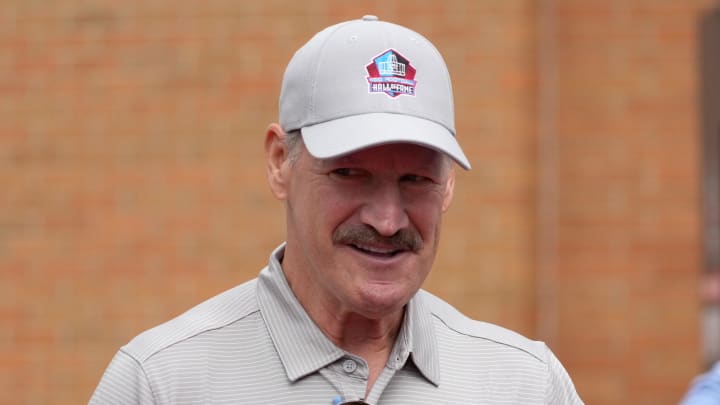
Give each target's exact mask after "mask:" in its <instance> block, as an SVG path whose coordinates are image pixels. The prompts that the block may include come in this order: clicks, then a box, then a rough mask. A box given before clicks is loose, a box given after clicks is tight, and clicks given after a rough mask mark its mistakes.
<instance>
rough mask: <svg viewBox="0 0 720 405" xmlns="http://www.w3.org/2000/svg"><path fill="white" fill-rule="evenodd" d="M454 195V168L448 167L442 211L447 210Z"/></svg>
mask: <svg viewBox="0 0 720 405" xmlns="http://www.w3.org/2000/svg"><path fill="white" fill-rule="evenodd" d="M454 195H455V168H454V167H452V166H451V167H450V173H449V174H448V179H447V183H445V193H444V194H443V204H442V212H447V210H448V208H450V203H452V200H453V196H454Z"/></svg>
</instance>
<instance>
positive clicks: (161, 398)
mask: <svg viewBox="0 0 720 405" xmlns="http://www.w3.org/2000/svg"><path fill="white" fill-rule="evenodd" d="M283 253H284V246H280V247H279V248H278V249H276V250H275V251H274V252H273V254H272V255H271V257H270V263H269V265H268V267H266V268H265V269H263V270H262V272H261V273H260V275H259V277H258V278H257V279H254V280H251V281H249V282H246V283H244V284H241V285H239V286H237V287H235V288H233V289H231V290H229V291H226V292H224V293H222V294H220V295H218V296H216V297H214V298H211V299H210V300H208V301H206V302H204V303H202V304H200V305H198V306H197V307H195V308H193V309H191V310H189V311H188V312H186V313H184V314H182V315H180V316H178V317H177V318H175V319H173V320H171V321H169V322H167V323H165V324H162V325H160V326H157V327H155V328H153V329H150V330H148V331H146V332H144V333H142V334H140V335H139V336H137V337H136V338H135V339H133V340H132V341H131V342H130V343H129V344H127V345H126V346H124V347H122V348H121V349H120V351H119V352H118V353H117V354H116V355H115V357H114V358H113V360H112V362H111V363H110V365H109V366H108V368H107V370H106V371H105V374H104V375H103V377H102V380H101V381H100V384H99V385H98V387H97V389H96V390H95V393H94V394H93V397H92V398H91V400H90V403H91V404H272V405H279V404H288V405H290V404H312V405H333V404H338V403H341V402H344V401H348V402H349V401H355V400H364V401H365V402H367V403H369V404H378V405H379V404H383V405H385V404H523V405H527V404H582V401H581V400H580V398H579V397H578V395H577V393H576V392H575V388H574V387H573V384H572V382H571V380H570V378H569V377H568V375H567V373H566V372H565V369H564V368H563V367H562V365H561V364H560V362H559V361H558V360H557V358H556V357H555V356H554V355H553V353H552V352H551V351H550V350H549V349H548V347H547V346H546V345H545V344H543V343H541V342H535V341H531V340H528V339H526V338H524V337H522V336H520V335H518V334H516V333H514V332H511V331H509V330H507V329H503V328H500V327H498V326H495V325H491V324H488V323H484V322H478V321H474V320H471V319H469V318H467V317H465V316H464V315H462V314H461V313H460V312H458V311H457V310H456V309H455V308H453V307H452V306H450V305H449V304H447V303H445V302H444V301H442V300H440V299H439V298H437V297H435V296H433V295H431V294H430V293H428V292H425V291H422V290H421V291H419V292H418V293H417V294H416V295H415V297H413V299H412V300H411V301H410V302H409V303H408V305H407V308H406V314H405V317H404V320H403V324H402V327H401V329H400V333H399V335H398V338H397V340H396V342H395V345H394V347H393V350H392V353H391V355H390V357H389V359H388V361H387V364H386V365H385V369H384V370H383V371H382V374H381V375H380V377H379V378H378V379H377V381H376V382H375V384H374V385H373V387H372V390H371V392H370V393H369V395H368V396H367V398H365V392H366V384H367V376H368V367H367V364H366V363H365V361H364V360H363V359H362V358H360V357H357V356H355V355H353V354H351V353H347V352H345V351H344V350H342V349H340V348H338V347H336V346H335V345H334V344H333V343H332V342H331V341H330V340H329V339H328V338H327V337H326V336H325V335H324V334H323V333H322V332H321V331H320V329H319V328H318V327H317V326H316V325H315V323H314V322H313V321H312V320H311V319H310V318H309V316H308V315H307V313H306V312H305V310H304V309H303V307H302V306H301V305H300V303H299V302H298V301H297V299H296V298H295V296H294V294H293V292H292V290H291V289H290V287H289V286H288V284H287V281H286V280H285V276H284V274H283V271H282V267H281V264H280V262H281V259H282V256H283Z"/></svg>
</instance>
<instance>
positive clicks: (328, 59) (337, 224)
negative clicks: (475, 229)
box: [91, 16, 582, 405]
mask: <svg viewBox="0 0 720 405" xmlns="http://www.w3.org/2000/svg"><path fill="white" fill-rule="evenodd" d="M265 150H266V154H267V173H268V181H269V184H270V189H271V191H272V193H273V194H274V195H275V197H277V198H278V199H280V200H282V201H284V202H285V208H286V217H287V235H286V236H287V241H286V243H285V244H283V245H281V246H280V247H279V248H278V249H277V250H275V252H273V253H272V255H271V257H270V263H269V265H268V267H266V268H265V269H264V270H263V271H262V272H261V273H260V276H259V277H258V278H257V279H255V280H252V281H250V282H247V283H245V284H242V285H240V286H238V287H236V288H234V289H232V290H229V291H227V292H225V293H223V294H221V295H219V296H217V297H215V298H212V299H210V300H209V301H207V302H205V303H203V304H200V305H199V306H198V307H196V308H194V309H192V310H190V311H189V312H187V313H185V314H183V315H181V316H179V317H178V318H176V319H174V320H172V321H170V322H168V323H166V324H164V325H161V326H159V327H156V328H154V329H151V330H150V331H148V332H145V333H143V334H141V335H140V336H138V337H137V338H135V339H134V340H133V341H131V342H130V343H129V344H128V345H127V346H125V347H123V348H122V349H121V350H120V352H119V353H118V354H117V355H116V356H115V358H114V359H113V361H112V363H111V364H110V366H109V367H108V370H107V371H106V372H105V375H104V376H103V379H102V381H101V382H100V384H99V386H98V387H97V390H96V391H95V394H94V396H93V398H92V399H91V403H147V404H150V403H157V404H178V403H243V404H274V405H277V404H328V405H330V404H341V403H343V404H349V403H360V404H362V403H366V404H408V403H413V404H415V403H424V404H460V403H462V404H493V403H505V404H507V403H515V404H580V403H582V402H581V401H580V399H579V397H578V396H577V393H576V392H575V389H574V387H573V384H572V382H571V381H570V378H569V377H568V375H567V373H566V372H565V370H564V369H563V367H562V366H561V365H560V363H559V361H558V360H557V359H556V358H555V356H554V355H553V354H552V353H551V352H550V350H549V349H548V348H547V347H546V346H545V345H544V344H542V343H539V342H532V341H530V340H527V339H525V338H523V337H521V336H519V335H517V334H515V333H513V332H510V331H507V330H505V329H502V328H500V327H497V326H493V325H489V324H485V323H481V322H476V321H473V320H470V319H468V318H466V317H464V316H463V315H462V314H460V313H459V312H457V311H456V310H455V309H454V308H452V307H451V306H450V305H448V304H447V303H445V302H443V301H441V300H440V299H438V298H436V297H434V296H432V295H430V294H429V293H427V292H424V291H422V290H420V286H421V285H422V283H423V281H424V280H425V277H426V276H427V275H428V273H429V272H430V269H431V267H432V263H433V260H434V259H435V254H436V252H437V247H438V240H439V232H440V223H441V219H442V215H443V213H444V212H445V211H446V210H447V209H448V207H449V206H450V202H451V201H452V197H453V189H454V184H455V177H454V170H453V161H454V162H455V163H457V164H458V165H460V166H461V167H463V168H465V169H469V168H470V164H469V162H468V160H467V158H466V157H465V155H464V154H463V151H462V149H461V148H460V146H459V144H458V143H457V141H456V139H455V128H454V111H453V98H452V89H451V84H450V78H449V75H448V72H447V68H446V66H445V62H444V61H443V59H442V57H441V56H440V54H439V53H438V51H437V50H436V49H435V47H434V46H433V45H432V44H431V43H430V42H428V41H427V40H426V39H425V38H423V37H422V36H420V35H419V34H417V33H415V32H413V31H410V30H408V29H407V28H404V27H400V26H397V25H394V24H389V23H386V22H381V21H378V19H377V18H376V17H374V16H365V17H363V18H362V19H361V20H356V21H349V22H345V23H341V24H338V25H335V26H332V27H329V28H327V29H325V30H323V31H321V32H320V33H318V34H317V35H316V36H315V37H313V38H312V39H311V40H310V41H309V42H308V43H307V44H306V45H305V46H303V47H302V48H301V49H300V50H299V51H298V52H297V53H296V54H295V56H294V57H293V59H292V60H291V61H290V63H289V65H288V67H287V70H286V72H285V76H284V79H283V85H282V91H281V95H280V123H279V124H272V125H270V127H269V128H268V130H267V134H266V139H265Z"/></svg>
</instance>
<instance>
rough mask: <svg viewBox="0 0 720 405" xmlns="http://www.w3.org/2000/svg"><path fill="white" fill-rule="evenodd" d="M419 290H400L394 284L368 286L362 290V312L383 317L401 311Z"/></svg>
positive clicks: (368, 316) (369, 315)
mask: <svg viewBox="0 0 720 405" xmlns="http://www.w3.org/2000/svg"><path fill="white" fill-rule="evenodd" d="M415 292H417V291H413V292H410V291H398V289H397V288H395V287H394V286H389V285H385V286H382V285H380V286H378V285H373V286H368V287H366V288H365V289H364V291H362V292H361V297H360V303H359V304H360V305H359V308H361V311H359V312H360V313H362V315H363V316H365V317H367V318H382V317H383V316H386V315H388V314H391V313H394V312H397V311H400V310H402V309H403V307H405V305H406V304H407V303H408V301H410V299H411V298H412V297H413V295H415Z"/></svg>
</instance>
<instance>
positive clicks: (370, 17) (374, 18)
mask: <svg viewBox="0 0 720 405" xmlns="http://www.w3.org/2000/svg"><path fill="white" fill-rule="evenodd" d="M362 20H363V21H377V20H378V18H377V16H376V15H369V14H368V15H364V16H363V18H362Z"/></svg>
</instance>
